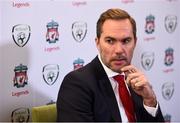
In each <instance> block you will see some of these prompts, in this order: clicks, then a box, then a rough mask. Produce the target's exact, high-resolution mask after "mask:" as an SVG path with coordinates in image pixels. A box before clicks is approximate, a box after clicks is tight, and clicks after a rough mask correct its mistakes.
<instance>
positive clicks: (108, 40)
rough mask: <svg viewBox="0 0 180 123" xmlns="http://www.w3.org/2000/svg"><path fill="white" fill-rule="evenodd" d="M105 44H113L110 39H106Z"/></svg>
mask: <svg viewBox="0 0 180 123" xmlns="http://www.w3.org/2000/svg"><path fill="white" fill-rule="evenodd" d="M106 42H107V43H109V44H113V42H114V41H113V40H112V39H106Z"/></svg>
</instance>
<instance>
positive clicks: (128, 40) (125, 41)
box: [123, 38, 131, 44]
mask: <svg viewBox="0 0 180 123" xmlns="http://www.w3.org/2000/svg"><path fill="white" fill-rule="evenodd" d="M129 42H131V39H130V38H128V39H125V40H124V41H123V43H124V44H127V43H129Z"/></svg>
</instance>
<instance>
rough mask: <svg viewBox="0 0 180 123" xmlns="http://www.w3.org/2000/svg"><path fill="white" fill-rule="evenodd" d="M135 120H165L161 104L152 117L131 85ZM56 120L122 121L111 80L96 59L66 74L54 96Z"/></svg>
mask: <svg viewBox="0 0 180 123" xmlns="http://www.w3.org/2000/svg"><path fill="white" fill-rule="evenodd" d="M130 91H131V95H132V97H133V101H134V107H135V113H136V118H137V121H151V122H153V121H156V122H157V121H164V119H163V116H162V113H161V110H160V108H159V109H158V112H157V115H156V117H152V116H151V115H150V114H149V113H148V112H147V111H146V110H145V109H144V107H143V101H142V98H141V97H140V96H138V95H136V94H135V92H133V91H132V90H131V89H130ZM57 121H92V122H98V121H104V122H109V121H121V116H120V111H119V108H118V104H117V101H116V98H115V95H114V92H113V89H112V86H111V83H110V81H109V79H108V77H107V75H106V73H105V71H104V69H103V67H102V65H101V63H100V61H99V59H98V57H96V58H95V59H94V60H93V61H92V62H90V63H89V64H87V65H86V66H84V67H83V68H80V69H78V70H76V71H72V72H70V73H69V74H67V75H66V76H65V78H64V80H63V82H62V84H61V87H60V91H59V94H58V99H57Z"/></svg>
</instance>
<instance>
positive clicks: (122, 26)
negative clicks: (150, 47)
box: [96, 19, 136, 73]
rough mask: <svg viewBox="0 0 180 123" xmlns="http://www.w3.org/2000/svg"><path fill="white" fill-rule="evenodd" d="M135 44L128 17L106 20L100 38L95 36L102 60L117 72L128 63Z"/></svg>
mask: <svg viewBox="0 0 180 123" xmlns="http://www.w3.org/2000/svg"><path fill="white" fill-rule="evenodd" d="M135 45H136V39H135V37H134V35H133V30H132V25H131V23H130V21H129V20H128V19H123V20H111V19H109V20H106V21H105V22H104V24H103V26H102V33H101V36H100V38H99V39H98V38H96V46H97V48H98V50H99V53H100V56H101V59H102V62H103V63H104V64H105V65H106V66H107V67H108V68H110V69H111V70H113V71H115V72H118V73H121V71H120V69H121V68H122V67H123V66H126V65H129V64H130V62H131V59H132V56H133V51H134V48H135Z"/></svg>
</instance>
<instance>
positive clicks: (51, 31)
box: [46, 20, 59, 43]
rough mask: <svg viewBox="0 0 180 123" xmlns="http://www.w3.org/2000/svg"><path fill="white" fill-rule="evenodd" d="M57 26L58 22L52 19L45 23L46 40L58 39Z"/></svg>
mask: <svg viewBox="0 0 180 123" xmlns="http://www.w3.org/2000/svg"><path fill="white" fill-rule="evenodd" d="M58 26H59V24H58V23H57V22H55V21H53V20H52V21H51V22H49V23H48V24H47V25H46V27H47V33H46V41H47V42H49V43H56V41H58V40H59V32H58Z"/></svg>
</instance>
